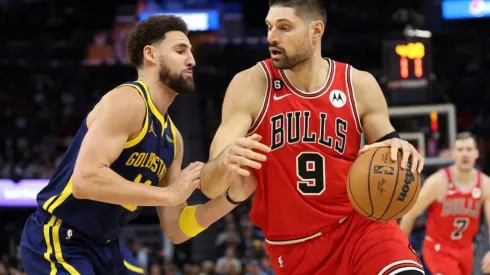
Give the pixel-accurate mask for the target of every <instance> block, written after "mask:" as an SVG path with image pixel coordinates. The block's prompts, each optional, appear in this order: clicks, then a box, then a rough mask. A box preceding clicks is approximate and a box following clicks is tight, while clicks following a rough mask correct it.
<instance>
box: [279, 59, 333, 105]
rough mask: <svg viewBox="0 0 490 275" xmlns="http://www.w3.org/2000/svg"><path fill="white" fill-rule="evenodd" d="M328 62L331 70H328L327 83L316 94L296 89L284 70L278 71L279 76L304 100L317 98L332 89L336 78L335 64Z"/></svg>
mask: <svg viewBox="0 0 490 275" xmlns="http://www.w3.org/2000/svg"><path fill="white" fill-rule="evenodd" d="M326 60H327V62H328V64H329V65H330V68H329V69H328V75H327V79H326V81H325V85H324V86H323V87H322V88H321V89H320V90H318V91H316V92H314V93H305V92H303V91H300V90H299V89H297V88H296V87H294V85H293V84H292V83H291V82H290V81H289V79H288V77H287V75H286V73H284V70H277V71H278V72H279V75H280V76H281V78H282V80H283V81H284V83H285V84H286V86H287V87H288V88H289V90H290V91H291V92H293V93H294V94H296V95H297V96H300V97H303V98H315V97H319V96H321V95H322V94H324V93H325V92H326V91H327V90H328V89H329V88H330V86H331V85H332V83H333V80H334V78H335V62H334V61H332V60H330V59H328V58H327V59H326Z"/></svg>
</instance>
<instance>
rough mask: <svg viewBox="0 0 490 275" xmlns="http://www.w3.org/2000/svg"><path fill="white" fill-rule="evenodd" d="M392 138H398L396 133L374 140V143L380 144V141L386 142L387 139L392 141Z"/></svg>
mask: <svg viewBox="0 0 490 275" xmlns="http://www.w3.org/2000/svg"><path fill="white" fill-rule="evenodd" d="M392 138H400V135H399V134H398V132H397V131H393V132H391V133H389V134H387V135H385V136H384V137H382V138H380V139H378V140H376V142H382V141H385V140H388V139H392Z"/></svg>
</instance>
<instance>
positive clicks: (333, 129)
mask: <svg viewBox="0 0 490 275" xmlns="http://www.w3.org/2000/svg"><path fill="white" fill-rule="evenodd" d="M332 122H333V124H332ZM270 125H271V150H272V151H274V150H277V149H280V148H281V147H283V146H284V144H286V143H287V144H289V145H292V144H295V143H299V142H301V143H317V144H320V145H322V146H324V147H326V148H329V149H333V150H335V151H336V152H337V153H339V154H341V155H342V154H344V152H345V147H346V144H347V129H348V122H347V120H344V119H342V118H340V117H333V118H331V117H329V116H328V114H327V113H323V112H320V113H319V114H318V116H315V117H312V114H311V111H294V112H287V113H280V114H276V115H274V116H271V118H270Z"/></svg>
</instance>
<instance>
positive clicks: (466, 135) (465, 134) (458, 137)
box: [456, 132, 478, 146]
mask: <svg viewBox="0 0 490 275" xmlns="http://www.w3.org/2000/svg"><path fill="white" fill-rule="evenodd" d="M469 138H471V139H473V141H474V142H475V146H478V139H477V138H476V136H475V135H473V134H472V133H470V132H461V133H458V134H457V135H456V141H458V140H465V139H469Z"/></svg>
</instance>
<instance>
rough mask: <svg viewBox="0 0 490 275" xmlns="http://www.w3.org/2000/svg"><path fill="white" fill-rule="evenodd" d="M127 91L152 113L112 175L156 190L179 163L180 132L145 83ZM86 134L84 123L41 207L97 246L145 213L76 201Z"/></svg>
mask: <svg viewBox="0 0 490 275" xmlns="http://www.w3.org/2000/svg"><path fill="white" fill-rule="evenodd" d="M122 85H124V86H131V87H133V88H135V89H136V90H137V91H138V92H139V93H140V94H141V96H142V98H143V100H144V101H145V103H146V107H147V108H146V117H145V121H144V124H143V128H142V130H141V132H140V133H139V135H138V136H137V137H136V138H134V139H132V140H130V141H128V142H127V143H126V144H125V146H124V150H123V151H122V152H121V155H120V156H119V157H118V158H117V159H116V160H115V161H114V163H113V164H112V165H111V169H112V170H113V171H114V172H116V173H118V174H119V175H120V176H122V177H123V178H125V179H127V180H130V181H133V182H134V183H135V184H146V185H157V184H158V183H159V181H160V180H161V179H162V177H163V176H164V175H165V173H166V171H167V169H168V167H170V165H171V164H172V161H173V159H174V157H175V151H176V148H177V146H176V144H175V142H176V138H175V133H176V128H175V126H174V124H173V122H172V120H171V119H170V117H169V116H168V114H166V115H165V116H164V115H162V114H160V112H159V111H158V110H157V108H156V107H155V105H154V104H153V101H152V100H151V97H150V93H149V91H148V87H147V86H146V84H145V83H144V82H142V81H135V82H128V83H124V84H122ZM87 131H88V128H87V123H86V118H85V119H84V121H83V122H82V125H81V127H80V129H79V130H78V132H77V133H76V135H75V137H74V139H73V141H72V143H71V145H70V146H69V147H68V150H67V151H66V153H65V155H64V157H63V159H62V161H61V162H60V164H59V166H58V167H57V169H56V171H55V172H54V175H53V177H52V178H51V180H50V182H49V184H48V185H47V186H46V187H45V188H43V189H42V190H41V192H39V194H38V196H37V203H38V205H39V207H40V208H42V209H44V210H45V211H47V212H49V213H51V214H53V215H54V216H56V217H57V218H59V219H61V220H62V221H63V223H64V224H65V225H66V226H67V227H72V228H73V230H75V231H78V232H80V233H82V234H84V235H86V236H88V237H90V238H91V239H93V240H94V241H96V242H108V241H110V240H115V239H117V238H118V236H119V233H120V231H121V228H122V227H123V226H124V225H126V224H127V223H128V222H129V221H130V220H132V219H134V218H136V217H137V216H138V215H139V213H140V212H141V208H140V207H138V206H136V205H114V204H108V203H102V202H97V201H91V200H79V199H76V198H75V197H73V195H72V173H73V169H74V167H75V162H76V159H77V156H78V152H79V150H80V146H81V144H82V141H83V139H84V137H85V135H86V133H87Z"/></svg>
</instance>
